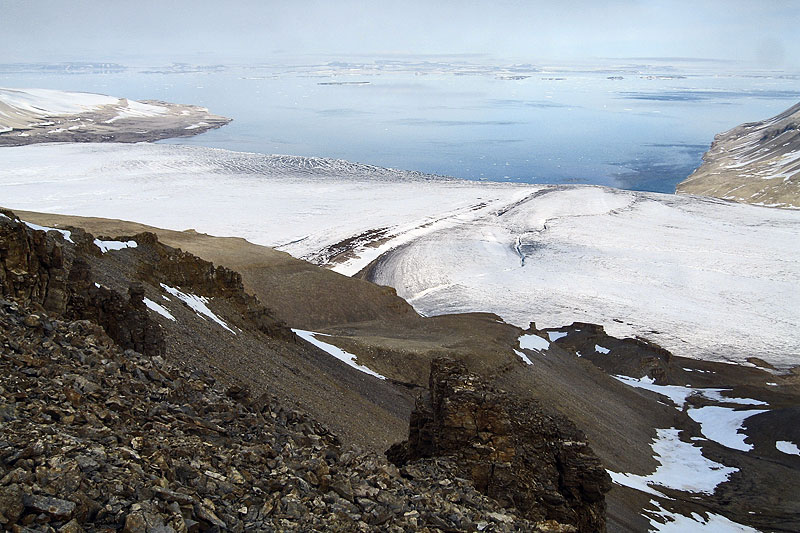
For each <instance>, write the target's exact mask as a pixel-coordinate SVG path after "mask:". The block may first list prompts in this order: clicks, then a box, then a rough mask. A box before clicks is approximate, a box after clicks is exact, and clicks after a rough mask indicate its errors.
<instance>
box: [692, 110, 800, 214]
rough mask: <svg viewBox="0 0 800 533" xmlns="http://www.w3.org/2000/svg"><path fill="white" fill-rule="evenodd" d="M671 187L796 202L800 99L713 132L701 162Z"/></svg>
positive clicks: (738, 198)
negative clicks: (754, 119) (763, 116)
mask: <svg viewBox="0 0 800 533" xmlns="http://www.w3.org/2000/svg"><path fill="white" fill-rule="evenodd" d="M676 192H677V193H680V194H701V195H705V196H716V197H718V198H722V199H725V200H733V201H735V202H745V203H750V204H757V205H764V206H768V207H791V208H800V104H797V105H795V106H792V107H791V108H789V109H787V110H786V111H784V112H783V113H780V114H779V115H776V116H774V117H772V118H769V119H766V120H762V121H759V122H749V123H746V124H742V125H740V126H736V127H735V128H733V129H731V130H728V131H726V132H723V133H720V134H719V135H717V136H716V137H714V142H713V143H712V144H711V148H710V149H709V150H708V152H706V153H705V154H704V155H703V164H702V165H700V167H699V168H698V169H697V170H695V171H694V172H693V173H692V174H691V175H690V176H689V177H688V178H686V179H685V180H684V181H682V182H681V183H679V184H678V186H677V188H676Z"/></svg>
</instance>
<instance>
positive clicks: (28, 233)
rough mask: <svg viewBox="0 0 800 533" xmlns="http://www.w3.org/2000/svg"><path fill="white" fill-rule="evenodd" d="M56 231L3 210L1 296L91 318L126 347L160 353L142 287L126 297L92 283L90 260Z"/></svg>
mask: <svg viewBox="0 0 800 533" xmlns="http://www.w3.org/2000/svg"><path fill="white" fill-rule="evenodd" d="M57 235H58V233H56V232H47V231H42V230H34V229H31V228H28V227H27V226H25V224H23V223H21V222H20V221H19V220H18V219H17V218H16V217H15V215H14V214H13V213H12V212H10V211H3V212H2V217H0V295H2V296H3V297H4V298H10V299H14V300H16V301H18V302H21V303H24V304H27V305H32V306H34V307H37V308H39V309H41V310H42V311H45V312H47V313H49V314H52V315H54V316H63V317H69V318H72V319H87V320H92V321H93V322H95V323H96V324H99V325H100V326H102V327H103V328H104V329H105V331H106V333H107V334H108V335H109V336H110V337H111V338H112V339H114V341H115V342H117V344H119V345H120V346H121V347H122V348H123V349H128V348H130V349H134V350H137V351H139V352H141V353H144V354H147V355H162V354H163V353H164V336H163V332H162V331H161V328H160V326H159V325H158V324H157V323H155V322H153V321H152V320H151V319H150V317H149V316H148V313H147V309H146V307H145V305H144V302H143V297H144V291H143V289H142V288H141V287H140V286H138V285H136V284H134V285H132V286H131V287H130V288H129V291H128V292H129V294H128V297H127V298H126V297H124V296H123V295H121V294H119V293H118V292H116V291H113V290H111V289H108V288H106V287H103V286H100V285H99V284H96V283H94V282H93V280H92V276H91V269H90V268H89V265H88V263H87V262H86V260H85V259H84V258H83V257H82V256H81V255H80V254H79V253H76V250H75V249H73V250H72V252H71V253H68V250H67V249H66V248H65V246H66V241H65V240H64V238H63V237H61V236H57ZM70 235H71V236H75V239H76V241H77V242H79V243H86V242H91V241H92V238H91V236H90V235H88V234H83V233H80V232H74V233H70ZM70 240H72V238H71V237H70ZM70 246H73V248H75V247H76V245H75V244H74V243H73V244H71V245H70Z"/></svg>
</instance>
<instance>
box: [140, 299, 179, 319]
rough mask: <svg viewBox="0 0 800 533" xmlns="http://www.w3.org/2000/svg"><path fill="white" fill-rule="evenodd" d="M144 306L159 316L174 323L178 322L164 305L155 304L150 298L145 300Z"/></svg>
mask: <svg viewBox="0 0 800 533" xmlns="http://www.w3.org/2000/svg"><path fill="white" fill-rule="evenodd" d="M144 305H146V306H147V308H148V309H150V310H151V311H155V312H156V313H158V314H159V315H161V316H163V317H164V318H168V319H170V320H172V321H173V322H176V320H175V317H174V316H172V313H170V312H169V311H168V310H167V308H166V307H164V306H163V305H159V304H157V303H156V302H154V301H153V300H151V299H150V298H145V299H144Z"/></svg>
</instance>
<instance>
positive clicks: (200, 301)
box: [161, 283, 236, 335]
mask: <svg viewBox="0 0 800 533" xmlns="http://www.w3.org/2000/svg"><path fill="white" fill-rule="evenodd" d="M161 288H162V289H164V290H165V291H167V292H168V293H170V294H171V295H173V296H175V297H176V298H178V299H179V300H181V301H182V302H183V303H185V304H186V305H188V306H189V307H190V308H191V309H192V310H193V311H194V312H195V313H197V316H205V317H207V318H210V319H211V320H213V321H214V322H216V323H217V324H219V325H220V326H222V327H223V328H225V329H227V330H228V331H230V332H231V333H233V334H234V335H236V332H235V331H233V330H232V329H231V328H229V327H228V324H226V323H225V322H223V321H222V319H220V318H219V317H218V316H217V315H215V314H214V312H213V311H212V310H211V309H209V308H208V305H207V304H208V298H206V297H205V296H197V295H195V294H187V293H185V292H182V291H180V290H178V289H176V288H174V287H170V286H168V285H164V284H163V283H162V284H161Z"/></svg>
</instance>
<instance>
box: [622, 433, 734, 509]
mask: <svg viewBox="0 0 800 533" xmlns="http://www.w3.org/2000/svg"><path fill="white" fill-rule="evenodd" d="M656 433H657V436H656V439H655V441H654V442H653V444H652V447H653V454H654V457H655V459H656V461H658V462H659V463H660V464H659V466H658V468H656V471H655V472H653V473H652V474H650V475H647V476H642V475H638V474H627V473H617V472H614V473H611V472H609V474H610V475H611V476H612V479H613V480H614V482H615V483H618V484H620V485H625V486H627V487H632V488H635V489H639V490H644V492H647V493H649V494H654V495H656V496H662V494H660V493H658V492H657V491H655V489H652V487H651V488H650V490H645V489H644V488H643V487H650V486H651V485H657V486H661V487H666V488H671V489H675V490H681V491H685V492H700V493H704V494H712V493H713V492H714V489H715V488H716V486H717V485H719V484H720V483H723V482H725V481H727V480H728V476H730V475H731V474H732V473H734V472H736V471H737V470H738V469H737V468H733V467H729V466H725V465H723V464H720V463H716V462H714V461H712V460H710V459H707V458H705V457H703V454H702V452H701V449H700V448H699V447H697V446H695V445H693V444H691V443H688V442H683V441H682V440H680V438H679V437H678V434H679V433H680V431H679V430H677V429H675V428H669V429H656Z"/></svg>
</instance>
